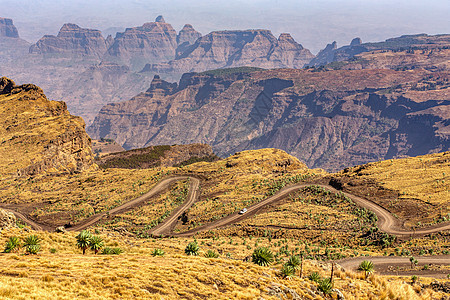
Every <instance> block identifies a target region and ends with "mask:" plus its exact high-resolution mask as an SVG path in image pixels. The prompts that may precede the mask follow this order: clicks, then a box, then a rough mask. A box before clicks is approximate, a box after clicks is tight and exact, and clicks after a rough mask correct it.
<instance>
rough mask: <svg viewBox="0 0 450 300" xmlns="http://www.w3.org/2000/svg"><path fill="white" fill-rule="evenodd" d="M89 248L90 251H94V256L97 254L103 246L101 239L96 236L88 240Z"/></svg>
mask: <svg viewBox="0 0 450 300" xmlns="http://www.w3.org/2000/svg"><path fill="white" fill-rule="evenodd" d="M89 246H90V247H91V250H92V251H94V253H95V254H97V253H98V251H100V249H102V248H103V246H104V243H103V239H102V238H101V237H99V236H97V235H95V236H92V237H91V238H90V239H89Z"/></svg>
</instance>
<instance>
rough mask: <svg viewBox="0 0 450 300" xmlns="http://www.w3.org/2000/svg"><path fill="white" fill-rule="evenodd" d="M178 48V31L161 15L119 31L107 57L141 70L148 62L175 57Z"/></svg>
mask: <svg viewBox="0 0 450 300" xmlns="http://www.w3.org/2000/svg"><path fill="white" fill-rule="evenodd" d="M176 48H177V33H176V31H175V30H174V29H173V27H172V25H170V24H168V23H166V22H165V21H164V18H162V17H161V16H160V17H158V18H157V19H156V21H155V22H150V23H145V24H144V25H142V26H140V27H133V28H127V29H126V30H125V32H121V33H117V35H116V37H115V39H114V42H113V43H112V45H111V47H109V49H108V51H107V54H108V56H107V59H109V60H112V61H115V62H121V63H125V64H126V65H129V66H131V68H132V69H133V70H140V69H142V67H143V66H144V65H145V64H146V63H148V62H151V63H158V62H163V61H169V60H171V59H173V58H175V50H176Z"/></svg>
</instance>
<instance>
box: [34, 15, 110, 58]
mask: <svg viewBox="0 0 450 300" xmlns="http://www.w3.org/2000/svg"><path fill="white" fill-rule="evenodd" d="M106 46H107V44H106V40H105V38H104V37H103V36H102V34H101V32H100V31H99V30H95V29H87V28H81V27H79V26H78V25H76V24H71V23H68V24H64V25H63V26H62V27H61V29H60V30H59V33H58V35H57V36H54V35H44V36H43V37H42V38H41V39H40V40H39V41H37V43H36V44H34V45H32V46H31V47H30V53H35V54H68V55H75V56H95V57H102V56H103V54H104V53H105V52H106V49H107V48H106Z"/></svg>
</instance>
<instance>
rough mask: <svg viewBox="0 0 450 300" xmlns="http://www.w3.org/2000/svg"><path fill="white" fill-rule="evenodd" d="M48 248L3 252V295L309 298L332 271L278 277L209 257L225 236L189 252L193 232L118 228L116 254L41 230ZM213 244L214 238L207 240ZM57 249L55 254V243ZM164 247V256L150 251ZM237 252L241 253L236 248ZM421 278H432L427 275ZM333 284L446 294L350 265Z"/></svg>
mask: <svg viewBox="0 0 450 300" xmlns="http://www.w3.org/2000/svg"><path fill="white" fill-rule="evenodd" d="M31 233H33V232H27V231H25V230H21V229H11V230H6V231H3V232H2V235H1V236H0V245H4V243H5V241H6V239H7V237H9V236H11V235H16V236H21V237H24V236H26V235H28V234H31ZM37 234H38V235H39V236H40V237H41V238H42V239H43V242H42V245H43V251H42V253H41V254H39V255H37V256H31V255H22V254H20V253H18V254H14V253H13V254H0V274H1V276H0V299H55V298H60V299H75V298H80V299H83V298H84V299H119V298H120V299H136V298H139V299H162V298H165V299H167V298H169V299H199V298H200V299H201V298H208V299H255V298H258V297H263V298H264V299H277V298H276V297H275V296H270V295H269V294H268V292H269V289H270V288H271V286H282V287H283V286H285V287H288V288H290V289H292V290H294V291H295V292H296V293H297V294H299V295H300V296H301V297H304V298H305V299H321V297H320V296H314V297H313V296H311V292H310V291H311V290H314V288H313V286H316V283H314V282H312V281H310V280H308V279H307V278H306V276H307V275H309V274H310V273H312V272H318V273H319V274H320V275H321V276H322V277H328V276H330V265H329V264H326V263H320V262H317V261H314V260H305V263H304V269H303V272H304V278H302V279H300V278H299V277H298V276H296V277H294V278H293V279H292V280H286V279H282V278H281V277H279V275H278V273H279V270H280V266H281V265H280V264H276V265H274V267H260V266H257V265H255V264H253V263H251V262H243V261H242V260H236V259H230V258H226V255H224V254H222V255H221V256H220V257H219V258H216V259H211V258H206V257H203V253H204V252H206V250H207V249H215V250H219V251H220V252H224V251H228V250H230V249H229V248H228V247H229V245H228V244H224V245H223V248H222V245H219V244H220V240H211V239H199V240H198V243H199V244H200V246H201V255H200V256H198V257H191V256H187V255H185V254H184V251H183V250H184V247H185V245H186V244H187V243H188V242H190V241H192V239H149V240H135V239H134V238H130V237H126V238H123V237H121V236H120V235H117V234H115V233H113V232H108V231H103V232H101V233H100V235H101V236H102V237H103V238H104V239H105V242H106V244H107V245H108V246H119V247H121V248H123V249H124V250H125V252H124V253H123V254H121V255H118V256H111V255H93V254H92V253H88V254H87V255H84V256H83V255H81V253H80V251H79V250H78V249H77V248H76V246H75V233H66V234H56V233H44V232H38V233H37ZM208 244H210V245H208ZM50 248H55V249H56V250H57V251H56V253H50V251H49V249H50ZM155 248H161V249H163V250H164V251H165V252H166V253H165V255H164V256H156V257H154V256H152V255H151V252H152V250H153V249H155ZM236 252H240V251H239V250H236ZM421 281H422V283H429V280H427V279H421ZM334 285H335V288H338V289H339V290H340V291H341V292H342V293H343V294H344V295H345V297H346V299H429V297H434V299H437V298H439V297H441V296H442V294H439V293H436V292H433V291H431V290H424V289H423V290H421V291H419V293H417V292H415V291H414V289H413V287H411V286H410V285H409V284H405V283H402V279H396V278H393V277H392V278H388V279H387V278H385V277H382V276H376V275H374V276H371V277H369V280H363V275H362V274H359V273H352V272H342V271H339V270H337V271H336V273H335V281H334Z"/></svg>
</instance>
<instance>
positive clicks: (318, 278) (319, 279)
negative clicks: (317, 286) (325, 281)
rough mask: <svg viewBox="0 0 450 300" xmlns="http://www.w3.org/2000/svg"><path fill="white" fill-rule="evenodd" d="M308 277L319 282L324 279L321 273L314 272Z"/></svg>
mask: <svg viewBox="0 0 450 300" xmlns="http://www.w3.org/2000/svg"><path fill="white" fill-rule="evenodd" d="M308 279H309V280H311V281H314V282H317V283H319V282H320V281H321V280H322V277H320V275H319V273H317V272H312V273H311V274H309V276H308Z"/></svg>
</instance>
